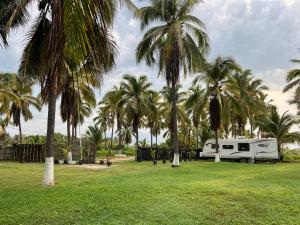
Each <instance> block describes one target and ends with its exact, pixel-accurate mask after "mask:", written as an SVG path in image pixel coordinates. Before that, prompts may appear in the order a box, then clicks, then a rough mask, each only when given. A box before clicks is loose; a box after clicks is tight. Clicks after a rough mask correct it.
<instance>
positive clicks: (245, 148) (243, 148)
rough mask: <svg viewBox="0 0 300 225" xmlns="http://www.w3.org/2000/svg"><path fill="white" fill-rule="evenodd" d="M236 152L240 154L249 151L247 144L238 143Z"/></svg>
mask: <svg viewBox="0 0 300 225" xmlns="http://www.w3.org/2000/svg"><path fill="white" fill-rule="evenodd" d="M238 150H239V151H242V152H248V151H250V145H249V143H238Z"/></svg>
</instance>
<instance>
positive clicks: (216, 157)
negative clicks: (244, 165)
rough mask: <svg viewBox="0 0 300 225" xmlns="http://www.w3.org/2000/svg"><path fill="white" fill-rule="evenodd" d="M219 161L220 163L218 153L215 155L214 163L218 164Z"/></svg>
mask: <svg viewBox="0 0 300 225" xmlns="http://www.w3.org/2000/svg"><path fill="white" fill-rule="evenodd" d="M220 161H221V160H220V153H219V152H218V153H216V154H215V162H216V163H219V162H220Z"/></svg>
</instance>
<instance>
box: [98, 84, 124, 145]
mask: <svg viewBox="0 0 300 225" xmlns="http://www.w3.org/2000/svg"><path fill="white" fill-rule="evenodd" d="M123 94H124V90H123V87H122V86H121V87H117V86H115V87H113V89H112V90H111V91H109V92H107V93H106V94H105V96H104V97H103V99H102V101H100V102H99V105H101V106H103V107H104V108H106V109H107V113H109V114H110V119H111V122H110V124H111V148H112V144H113V135H114V126H115V121H116V122H117V131H120V130H121V129H122V117H123V114H124V104H125V101H124V98H123ZM108 111H109V112H108ZM121 144H122V143H121V135H119V150H121Z"/></svg>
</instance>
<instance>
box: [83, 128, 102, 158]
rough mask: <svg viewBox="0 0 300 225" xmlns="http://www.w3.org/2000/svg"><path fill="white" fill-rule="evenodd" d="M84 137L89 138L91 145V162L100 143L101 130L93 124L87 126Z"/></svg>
mask: <svg viewBox="0 0 300 225" xmlns="http://www.w3.org/2000/svg"><path fill="white" fill-rule="evenodd" d="M86 138H87V139H88V140H89V142H90V144H91V146H92V152H93V156H94V158H93V163H95V160H96V153H97V146H98V144H100V143H101V140H102V131H101V130H100V129H99V127H98V126H97V125H95V126H89V127H88V130H87V132H86Z"/></svg>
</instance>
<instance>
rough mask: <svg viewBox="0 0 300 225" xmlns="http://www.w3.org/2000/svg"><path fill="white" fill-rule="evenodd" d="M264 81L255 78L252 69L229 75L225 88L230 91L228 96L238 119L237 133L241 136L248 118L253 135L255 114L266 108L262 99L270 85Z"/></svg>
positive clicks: (234, 114)
mask: <svg viewBox="0 0 300 225" xmlns="http://www.w3.org/2000/svg"><path fill="white" fill-rule="evenodd" d="M262 83H263V81H262V80H260V79H255V78H254V76H253V75H252V72H251V70H245V71H242V72H236V73H234V74H233V75H232V76H229V77H228V81H227V83H226V87H225V89H226V91H227V93H229V95H228V96H227V97H228V98H230V101H231V106H232V108H233V113H232V117H233V121H235V120H236V121H237V130H238V132H237V133H238V135H240V136H242V135H244V132H245V125H246V123H247V122H248V119H249V123H250V133H251V134H250V135H251V136H253V123H254V114H255V113H256V112H258V111H262V110H264V106H265V104H264V101H262V99H263V97H264V91H266V90H268V87H267V86H265V85H263V84H262ZM233 126H234V125H233ZM234 133H236V132H234Z"/></svg>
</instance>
